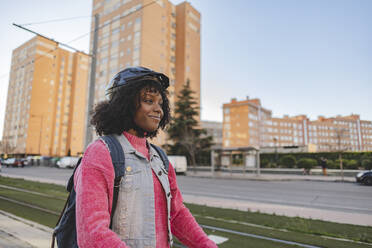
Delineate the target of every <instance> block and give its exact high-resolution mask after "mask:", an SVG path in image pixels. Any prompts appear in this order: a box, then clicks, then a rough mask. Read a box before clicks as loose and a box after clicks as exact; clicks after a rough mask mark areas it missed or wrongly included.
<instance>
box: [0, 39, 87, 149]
mask: <svg viewBox="0 0 372 248" xmlns="http://www.w3.org/2000/svg"><path fill="white" fill-rule="evenodd" d="M88 69H89V57H88V56H87V55H85V54H83V53H72V52H69V51H67V50H64V49H61V48H59V47H58V44H57V43H56V42H53V41H50V40H47V39H45V38H42V37H39V36H35V37H34V38H32V39H31V40H29V41H27V42H25V43H24V44H23V45H21V46H20V47H18V48H16V49H15V50H13V54H12V63H11V69H10V77H9V88H8V96H7V105H6V113H5V120H4V132H3V143H4V144H7V146H8V151H4V152H6V153H11V154H27V155H28V154H30V155H31V154H33V155H35V154H40V155H44V156H64V155H67V154H68V153H70V154H71V155H77V154H79V153H81V152H82V151H83V148H84V146H83V145H84V144H83V138H84V137H83V136H84V130H85V108H86V100H87V86H88V85H87V83H88Z"/></svg>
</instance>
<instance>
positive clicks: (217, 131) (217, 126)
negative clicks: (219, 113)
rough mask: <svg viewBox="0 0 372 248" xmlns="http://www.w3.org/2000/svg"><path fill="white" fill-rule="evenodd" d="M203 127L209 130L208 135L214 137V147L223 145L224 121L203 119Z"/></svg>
mask: <svg viewBox="0 0 372 248" xmlns="http://www.w3.org/2000/svg"><path fill="white" fill-rule="evenodd" d="M200 124H201V128H203V129H205V130H206V131H207V135H208V136H212V137H213V143H214V145H213V146H212V148H221V147H222V123H221V122H218V121H201V122H200Z"/></svg>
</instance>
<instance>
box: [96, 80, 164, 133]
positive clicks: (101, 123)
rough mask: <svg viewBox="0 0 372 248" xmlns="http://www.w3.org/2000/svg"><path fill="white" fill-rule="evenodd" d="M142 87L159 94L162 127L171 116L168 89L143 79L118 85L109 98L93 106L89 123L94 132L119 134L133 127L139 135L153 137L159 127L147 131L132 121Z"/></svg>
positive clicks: (162, 127) (160, 124) (138, 105)
mask: <svg viewBox="0 0 372 248" xmlns="http://www.w3.org/2000/svg"><path fill="white" fill-rule="evenodd" d="M143 88H147V89H146V90H147V91H151V92H153V91H155V92H159V93H160V94H161V97H162V99H163V104H162V109H163V112H164V115H163V118H162V119H161V121H160V123H159V128H161V129H164V128H165V126H166V125H167V124H168V123H169V121H170V118H171V116H170V109H169V100H168V91H167V90H166V89H163V88H162V87H161V85H160V84H159V83H158V82H156V81H153V80H145V81H137V82H134V83H131V84H128V85H124V86H121V87H118V88H117V89H116V90H115V91H114V92H113V93H112V95H111V97H110V100H106V101H102V102H100V103H98V104H97V105H96V106H95V108H94V110H93V111H92V113H91V114H92V119H91V121H90V124H92V125H93V126H94V127H95V130H96V133H97V134H98V135H109V134H118V135H120V134H122V133H123V132H124V131H128V130H130V129H134V130H135V131H136V132H137V135H138V136H139V137H149V138H153V137H155V136H156V135H157V134H158V130H159V128H158V129H157V130H155V131H153V132H148V131H146V130H144V129H142V128H141V127H139V126H137V125H136V124H135V122H134V115H135V113H136V111H137V110H138V108H139V107H140V100H141V99H140V92H141V90H142V89H143Z"/></svg>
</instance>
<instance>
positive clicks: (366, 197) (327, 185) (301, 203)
mask: <svg viewBox="0 0 372 248" xmlns="http://www.w3.org/2000/svg"><path fill="white" fill-rule="evenodd" d="M3 172H4V173H8V174H14V175H19V176H26V177H27V176H28V177H37V178H44V179H49V180H50V181H51V182H53V181H54V182H56V183H61V182H62V183H63V182H67V180H68V178H69V176H70V175H71V174H72V169H57V168H47V167H25V168H6V167H3ZM177 181H178V185H179V188H180V189H181V191H182V193H183V194H187V195H193V196H206V197H213V198H218V199H226V200H239V201H247V202H258V203H269V204H279V205H285V206H296V207H307V208H312V209H325V210H331V211H340V212H347V213H360V214H368V215H372V187H368V186H362V185H359V184H356V183H340V182H314V181H250V180H231V179H211V178H197V177H187V176H178V177H177Z"/></svg>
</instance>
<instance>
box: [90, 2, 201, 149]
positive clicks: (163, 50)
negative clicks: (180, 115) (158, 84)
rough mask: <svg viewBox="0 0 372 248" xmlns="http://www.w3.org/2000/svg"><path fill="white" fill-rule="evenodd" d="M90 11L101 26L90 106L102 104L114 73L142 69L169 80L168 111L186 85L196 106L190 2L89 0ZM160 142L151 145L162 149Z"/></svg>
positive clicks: (195, 33) (196, 49)
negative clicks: (93, 100) (192, 94)
mask: <svg viewBox="0 0 372 248" xmlns="http://www.w3.org/2000/svg"><path fill="white" fill-rule="evenodd" d="M92 11H93V13H92V14H93V15H96V14H98V16H99V27H100V28H99V33H98V51H97V69H96V86H95V103H97V102H99V101H101V100H104V99H105V96H104V94H105V93H104V89H105V87H106V85H107V83H108V81H109V80H110V79H111V78H112V76H113V75H114V74H115V73H116V72H118V71H119V70H121V69H124V68H126V67H130V66H144V67H148V68H151V69H153V70H156V71H159V72H162V73H164V74H166V75H167V76H169V79H170V87H169V88H168V90H169V93H170V95H169V98H170V104H171V109H173V106H174V102H175V101H176V96H177V94H178V92H179V91H180V90H181V89H182V87H183V85H184V83H186V81H187V80H189V81H190V86H191V89H192V90H193V91H195V93H196V94H195V95H194V97H195V99H196V101H197V102H198V104H199V105H200V13H199V12H198V11H197V10H196V9H195V8H193V7H192V6H191V5H190V3H188V2H183V3H180V4H178V5H173V4H172V3H171V2H169V1H168V0H157V1H150V0H94V1H93V10H92ZM93 29H94V19H93V21H92V31H93ZM92 44H93V33H92V37H91V48H92V47H93V45H92ZM199 119H200V118H199ZM165 139H166V136H165V134H164V133H161V134H160V135H159V137H158V138H156V139H155V140H153V141H152V142H154V143H156V144H160V145H161V144H164V143H165Z"/></svg>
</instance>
